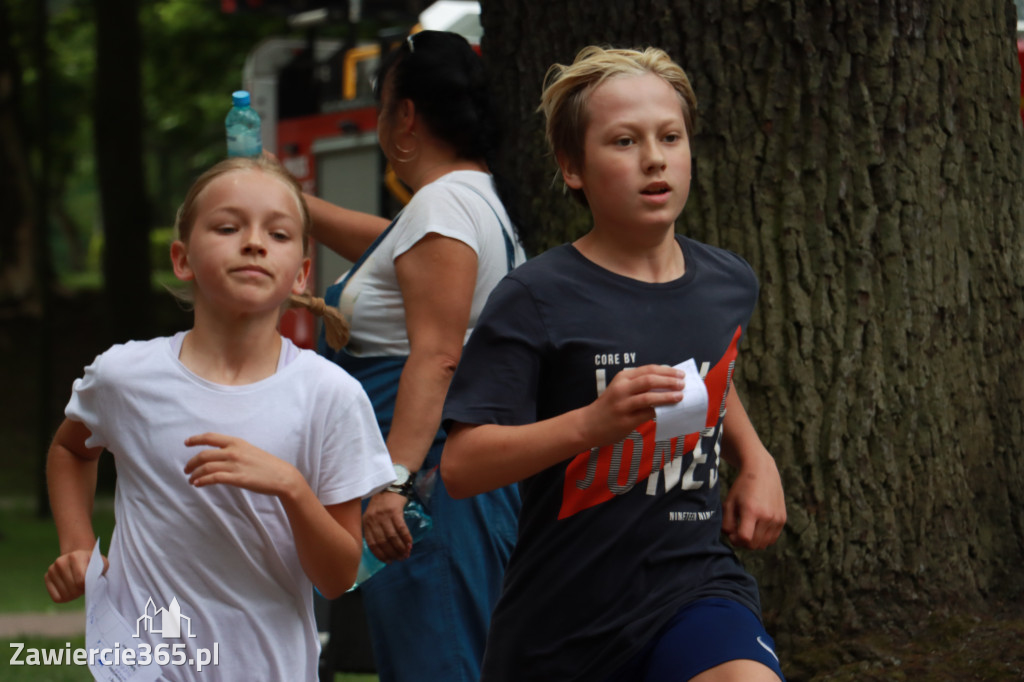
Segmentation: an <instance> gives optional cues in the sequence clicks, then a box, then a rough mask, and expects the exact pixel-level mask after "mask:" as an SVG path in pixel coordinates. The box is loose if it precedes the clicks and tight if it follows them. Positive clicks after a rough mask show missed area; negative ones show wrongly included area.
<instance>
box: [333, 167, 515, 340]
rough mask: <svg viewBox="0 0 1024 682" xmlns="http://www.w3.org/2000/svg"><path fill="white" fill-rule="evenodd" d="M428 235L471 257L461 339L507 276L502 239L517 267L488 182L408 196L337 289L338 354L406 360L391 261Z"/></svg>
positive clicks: (474, 180) (446, 181)
mask: <svg viewBox="0 0 1024 682" xmlns="http://www.w3.org/2000/svg"><path fill="white" fill-rule="evenodd" d="M485 197H486V199H485ZM431 233H435V234H439V235H441V236H444V237H450V238H451V239H457V240H459V241H460V242H463V243H465V244H466V245H468V246H469V247H470V248H471V249H473V251H474V252H476V255H477V276H476V289H475V290H474V292H473V305H472V308H471V310H470V316H469V327H468V329H467V330H466V337H465V338H466V339H468V338H469V334H470V332H472V331H473V326H474V325H475V324H476V319H477V317H478V316H479V315H480V311H481V310H482V309H483V307H484V302H485V301H486V300H487V296H488V295H489V294H490V293H491V289H493V288H494V286H495V285H496V284H497V283H498V281H499V280H500V279H501V278H502V277H504V276H505V275H506V274H508V271H509V254H508V248H507V246H506V236H507V238H508V240H509V243H510V244H511V245H512V260H513V264H514V265H519V264H520V263H522V262H523V261H524V260H525V255H524V253H523V248H522V246H521V245H520V244H519V241H518V239H517V238H516V236H515V233H514V231H513V229H512V222H511V221H510V220H509V217H508V214H507V213H506V212H505V207H504V206H503V205H502V203H501V199H499V198H498V195H497V193H496V192H495V190H494V183H493V181H492V180H491V176H490V175H488V174H487V173H482V172H479V171H455V172H452V173H448V174H446V175H444V176H442V177H441V178H439V179H438V180H435V181H434V182H432V183H430V184H429V185H426V186H425V187H422V188H421V189H420V190H419V191H418V192H416V194H415V195H413V198H412V200H411V201H410V202H409V204H408V205H407V206H406V207H405V209H404V210H403V211H402V214H401V216H399V218H398V222H397V224H396V225H395V226H394V228H393V229H392V230H391V232H389V233H388V235H387V236H386V237H385V238H384V240H383V241H382V242H381V243H380V244H379V245H378V246H377V248H376V249H375V250H374V251H373V253H371V254H370V256H369V257H368V258H367V259H366V260H365V261H364V262H363V264H362V265H361V266H360V267H359V269H358V270H356V272H355V274H354V275H353V276H352V279H351V280H350V281H349V283H348V284H347V285H346V286H345V290H344V291H343V292H342V294H341V300H340V301H339V303H338V308H339V309H340V310H341V313H342V314H343V315H344V316H345V317H346V318H347V319H348V320H349V322H350V325H351V334H352V336H351V339H350V340H349V343H348V345H347V346H346V347H345V350H346V351H348V352H349V353H351V354H352V355H365V356H377V355H392V356H394V355H398V356H403V355H408V354H409V337H408V333H407V331H406V327H405V307H404V304H403V300H402V290H401V288H400V287H399V286H398V277H397V275H396V274H395V259H396V258H398V257H399V256H401V255H402V254H403V253H405V252H406V251H408V250H409V249H411V248H412V247H413V246H415V245H416V244H417V243H418V242H419V241H420V240H421V239H423V237H425V236H426V235H428V234H431Z"/></svg>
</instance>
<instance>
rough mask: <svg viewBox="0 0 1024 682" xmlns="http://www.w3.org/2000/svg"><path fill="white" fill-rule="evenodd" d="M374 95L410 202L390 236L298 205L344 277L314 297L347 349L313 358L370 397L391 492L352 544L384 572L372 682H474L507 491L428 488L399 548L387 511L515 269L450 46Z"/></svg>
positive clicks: (464, 78) (508, 224) (488, 145)
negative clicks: (375, 681)
mask: <svg viewBox="0 0 1024 682" xmlns="http://www.w3.org/2000/svg"><path fill="white" fill-rule="evenodd" d="M378 83H379V86H378V87H379V95H380V118H379V125H378V135H379V138H380V145H381V149H382V150H383V152H384V154H385V156H386V157H387V159H388V161H389V162H390V164H391V167H392V169H393V170H394V172H395V174H396V175H397V176H398V178H399V179H400V180H401V181H402V182H403V183H404V184H405V185H407V186H408V187H409V188H410V189H411V190H412V191H413V197H412V199H411V201H410V202H409V204H408V205H407V206H406V207H405V209H404V210H403V211H402V212H401V213H400V214H399V216H398V217H397V218H396V219H395V220H394V221H393V222H391V223H388V221H386V220H384V219H382V218H379V217H377V216H371V215H367V214H363V213H359V212H356V211H351V210H347V209H344V208H341V207H338V206H334V205H332V204H329V203H327V202H324V201H322V200H318V199H315V198H310V205H311V210H312V212H313V217H314V223H315V225H314V236H315V237H316V238H317V239H318V240H319V241H320V242H321V243H323V244H325V245H327V246H328V247H330V248H331V249H333V250H335V251H337V252H338V253H339V254H341V255H342V256H344V257H345V258H347V259H349V260H351V261H354V262H355V263H356V264H355V266H354V267H353V268H352V270H351V271H349V273H347V274H346V275H345V276H344V277H343V278H342V280H341V281H339V283H338V284H335V285H334V286H333V287H331V288H329V289H328V291H327V295H326V296H325V298H326V300H327V302H328V303H329V304H333V305H337V306H338V308H339V309H340V311H341V312H342V314H343V315H344V316H345V318H346V319H347V320H348V321H349V323H350V340H349V342H348V345H347V346H346V347H345V348H344V349H343V350H341V351H338V352H334V351H331V350H329V349H328V348H327V347H326V345H325V344H323V343H321V351H322V352H324V353H325V354H326V355H327V356H328V357H330V358H331V359H333V360H335V361H336V362H337V363H338V364H339V365H341V366H342V367H344V368H345V369H346V370H348V371H349V372H350V373H351V374H353V375H354V376H355V377H356V378H358V379H359V380H360V381H361V382H362V384H363V387H364V388H365V389H366V391H367V393H368V394H369V395H370V397H371V400H372V401H373V403H374V408H375V410H376V413H377V419H378V422H379V423H380V426H381V430H382V432H383V433H384V436H385V438H386V442H387V447H388V450H389V452H390V454H391V458H392V461H393V463H394V466H395V473H396V477H397V479H398V481H397V482H396V484H394V485H392V486H390V487H389V488H388V489H387V490H385V491H383V492H381V493H379V494H377V495H375V496H374V497H373V498H371V500H370V501H369V503H368V504H367V506H366V509H365V511H364V515H363V532H364V535H365V538H366V541H367V544H368V545H369V547H370V548H371V550H372V551H373V552H374V554H376V555H377V556H378V557H379V558H380V559H382V560H384V561H387V562H388V563H389V566H387V567H386V568H385V569H383V570H382V571H380V572H379V573H378V574H376V575H375V576H374V577H373V578H372V579H371V580H369V581H368V582H366V583H364V585H363V586H362V587H361V589H362V590H363V594H364V603H365V605H366V610H367V616H368V619H369V624H370V633H371V637H372V640H373V648H374V656H375V659H376V663H377V670H378V673H379V675H380V678H381V680H382V682H391V681H407V680H424V679H430V680H435V679H436V680H441V679H443V680H446V681H451V680H467V681H469V680H472V681H474V682H475V680H476V679H477V678H478V677H479V674H480V661H481V659H482V656H483V647H484V642H485V638H486V631H487V626H488V623H489V619H490V613H491V610H492V608H493V605H494V601H495V600H496V598H497V596H498V594H499V592H500V588H501V580H502V575H503V572H504V568H505V565H506V563H507V561H508V557H509V554H510V552H511V549H512V546H513V544H514V542H515V524H516V518H517V515H518V511H519V494H518V491H517V489H516V488H515V487H513V486H510V487H507V488H502V489H499V490H496V491H493V492H490V493H487V494H485V495H480V496H477V497H474V498H470V499H467V500H453V499H452V498H451V497H450V496H449V495H448V494H447V491H446V490H445V489H444V485H443V483H442V482H440V477H435V478H436V479H437V483H436V486H435V488H434V490H433V492H432V494H431V495H430V498H429V499H428V500H426V501H425V502H426V507H427V510H428V512H429V513H430V515H431V517H432V518H433V530H432V531H431V532H430V533H429V534H428V535H427V536H426V537H425V538H424V539H422V540H420V541H418V542H417V543H416V544H415V546H414V545H413V543H412V538H411V536H410V534H409V530H408V528H407V525H406V523H405V521H404V518H403V512H404V508H405V505H406V503H407V502H408V501H409V499H410V498H413V497H415V496H416V495H417V493H416V487H415V486H414V485H413V483H414V482H415V481H416V479H417V475H418V474H419V473H420V472H428V471H430V470H432V469H434V468H435V467H436V466H437V465H438V463H439V461H440V454H441V449H442V447H443V440H444V433H443V431H441V429H440V422H441V407H442V405H443V403H444V398H445V395H446V393H447V390H448V384H449V382H450V380H451V377H452V374H453V373H454V370H455V366H456V365H457V364H458V361H459V357H460V354H461V352H462V345H463V343H464V342H465V340H466V339H467V338H468V336H469V333H470V331H472V329H473V326H474V324H475V322H476V319H477V316H478V314H479V312H480V310H481V308H482V307H483V304H484V302H485V301H486V299H487V296H488V295H489V293H490V291H491V289H493V288H494V286H495V285H496V284H497V282H498V281H499V280H500V279H501V278H502V277H504V276H505V275H506V274H507V273H508V272H509V271H510V270H511V269H512V268H513V267H515V266H516V265H518V264H519V263H521V262H522V261H523V260H524V255H523V250H522V247H521V246H520V245H519V242H518V239H517V238H516V235H515V233H514V230H513V227H512V221H511V220H510V219H509V216H508V213H507V211H506V209H505V207H504V206H503V205H502V202H501V200H500V198H499V196H498V193H497V191H496V189H495V183H494V179H493V177H492V175H491V174H490V170H489V167H488V163H487V157H488V155H489V153H490V152H491V151H492V150H493V149H494V148H495V147H496V145H497V139H498V136H497V130H496V128H495V124H494V120H495V116H494V114H493V112H492V110H491V105H490V99H489V97H488V93H487V89H488V84H487V82H486V80H485V76H484V71H483V65H482V62H481V60H480V58H479V57H478V56H477V55H476V53H475V52H473V50H472V48H471V47H470V46H469V44H468V43H467V42H466V40H465V39H463V38H462V37H460V36H458V35H456V34H452V33H443V32H436V31H424V32H422V33H417V34H414V35H411V36H410V37H409V38H408V39H407V40H406V41H405V42H404V43H403V44H402V46H401V47H400V48H399V49H397V50H395V51H394V52H392V53H391V54H390V55H389V56H388V57H387V58H386V59H385V60H384V62H383V65H382V67H381V72H380V74H379V77H378ZM439 644H440V646H439Z"/></svg>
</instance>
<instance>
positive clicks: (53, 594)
mask: <svg viewBox="0 0 1024 682" xmlns="http://www.w3.org/2000/svg"><path fill="white" fill-rule="evenodd" d="M90 558H92V550H88V549H76V550H74V551H73V552H68V553H67V554H62V555H61V556H59V557H57V560H56V561H54V562H53V563H52V564H50V567H49V568H48V569H46V575H45V576H44V578H43V582H45V583H46V591H47V592H49V593H50V599H52V600H53V601H55V602H57V603H58V604H63V603H64V602H69V601H71V600H73V599H78V598H79V597H81V596H82V595H83V594H85V571H86V569H88V568H89V559H90ZM109 567H110V562H108V561H107V557H103V572H104V573H106V572H107V568H109Z"/></svg>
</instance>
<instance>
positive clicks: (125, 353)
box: [58, 335, 394, 682]
mask: <svg viewBox="0 0 1024 682" xmlns="http://www.w3.org/2000/svg"><path fill="white" fill-rule="evenodd" d="M180 336H181V335H179V337H177V338H169V337H164V338H157V339H153V340H150V341H133V342H130V343H127V344H123V345H116V346H113V347H112V348H110V349H109V350H107V351H106V352H104V353H103V354H101V355H100V356H98V357H97V358H96V360H95V361H94V362H93V364H92V365H90V366H89V367H87V368H86V370H85V375H84V376H83V377H82V378H81V379H78V380H77V381H75V384H74V389H73V394H72V397H71V401H70V402H69V403H68V406H67V408H66V410H65V414H66V415H67V417H68V418H69V419H71V420H74V421H78V422H81V423H83V424H84V425H85V426H86V427H88V429H89V431H90V432H91V436H90V437H89V439H88V440H87V441H86V445H88V446H89V447H98V446H102V447H104V448H106V449H107V450H108V451H110V452H111V453H113V456H114V461H115V463H116V466H117V488H116V492H115V514H116V527H115V529H114V533H113V538H112V540H111V543H110V547H109V552H108V559H109V561H110V568H109V570H108V571H107V574H106V579H107V581H108V585H109V593H110V594H111V596H112V600H113V603H114V605H115V607H116V608H117V610H118V611H119V612H120V613H121V615H122V616H123V617H124V618H125V620H126V621H127V622H128V623H129V624H130V625H131V626H132V627H133V628H136V627H138V628H139V635H140V636H139V638H138V639H133V641H132V642H127V643H125V646H137V645H138V644H140V643H146V644H148V645H149V646H150V647H151V649H152V650H153V651H155V647H156V646H157V645H161V644H164V645H168V646H167V647H165V649H166V650H167V651H175V649H172V648H170V647H173V646H174V645H182V646H183V649H182V650H183V651H184V654H185V655H184V658H185V659H186V660H187V659H196V658H197V651H198V650H199V649H204V648H205V649H207V650H208V651H212V650H213V647H214V646H215V645H216V647H217V651H218V654H219V656H218V665H217V666H212V665H211V666H209V667H207V668H206V669H204V670H203V671H202V675H201V677H202V679H204V680H207V679H208V680H225V681H228V680H231V681H233V680H303V681H308V682H314V681H315V680H316V679H317V662H318V658H319V651H320V643H319V639H318V636H317V631H316V626H315V622H314V618H313V586H312V584H311V582H310V581H309V579H308V578H307V577H306V575H305V573H304V572H303V570H302V566H301V565H300V563H299V558H298V554H297V552H296V549H295V540H294V536H293V534H292V531H291V527H290V526H289V523H288V517H287V515H286V514H285V511H284V508H283V506H282V504H281V502H280V501H279V500H278V499H277V498H276V497H273V496H269V495H262V494H259V493H253V492H250V491H248V490H244V489H241V488H236V487H232V486H227V485H212V486H208V487H204V488H195V487H193V486H192V485H190V484H189V482H188V476H187V475H186V474H185V472H184V469H185V464H186V462H188V460H189V459H191V458H192V457H193V456H195V455H196V454H197V453H198V452H200V451H202V450H203V449H204V448H201V447H191V448H189V447H185V439H186V438H188V437H189V436H193V435H197V434H201V433H204V432H214V433H221V434H225V435H229V436H237V437H239V438H242V439H244V440H246V441H248V442H249V443H251V444H253V445H255V446H257V447H259V448H261V449H263V450H265V451H267V452H269V453H271V454H273V455H275V456H277V457H279V458H281V459H283V460H285V461H287V462H289V463H291V464H293V465H294V466H295V467H296V468H298V470H299V471H300V472H301V473H302V475H303V476H304V477H305V479H306V481H307V482H308V483H309V485H310V487H311V488H312V490H313V492H314V493H315V494H316V496H317V498H318V499H319V500H320V502H321V503H323V504H324V505H332V504H339V503H341V502H346V501H349V500H354V499H360V498H363V497H367V496H369V495H372V494H373V493H375V492H377V491H379V490H381V489H382V488H383V487H384V486H386V485H387V484H388V483H389V482H391V481H392V480H393V479H394V470H393V468H392V466H391V459H390V457H389V456H388V452H387V449H386V448H385V446H384V442H383V440H382V438H381V434H380V429H379V428H378V426H377V421H376V419H375V417H374V414H373V409H372V407H371V405H370V402H369V399H368V398H367V397H366V394H365V392H364V391H363V389H362V387H361V386H360V385H359V383H358V382H357V381H356V380H355V379H353V378H352V377H351V376H349V375H348V374H347V373H346V372H345V371H344V370H342V369H341V368H340V367H338V366H337V365H335V364H334V363H332V362H330V361H328V360H325V359H324V358H321V357H319V356H318V355H317V354H316V353H314V352H312V351H306V350H300V349H298V348H296V347H295V346H294V345H293V344H292V343H291V342H290V341H289V340H287V339H284V340H283V347H282V362H281V363H280V364H279V368H278V371H277V372H276V373H275V374H274V375H272V376H270V377H268V378H266V379H264V380H262V381H258V382H256V383H253V384H248V385H245V386H223V385H219V384H215V383H212V382H209V381H206V380H204V379H202V378H201V377H199V376H197V375H195V374H193V373H192V372H190V371H189V370H188V369H187V368H186V367H185V366H184V365H182V364H181V362H180V361H179V360H178V351H177V349H178V348H180ZM288 359H290V362H289V361H287V360H288ZM58 503H59V502H58ZM103 549H104V550H106V549H107V548H106V547H104V548H103ZM174 602H176V604H177V606H178V609H180V610H179V611H175V613H178V614H180V616H179V617H180V621H179V623H180V625H181V631H182V634H181V636H180V638H173V639H168V638H166V637H165V636H163V635H162V634H159V633H154V632H153V628H152V627H146V625H147V624H151V623H152V622H158V621H159V618H162V617H163V612H162V611H161V609H163V610H169V609H171V607H172V604H173V603H174ZM153 611H156V612H157V613H156V615H157V620H156V621H154V620H153V616H154V614H153V613H152V612H153ZM147 617H149V618H150V620H146V618H147ZM186 628H188V630H187V632H186ZM189 635H192V636H189ZM194 678H195V672H194V670H191V669H190V668H189V667H188V666H174V665H168V666H164V672H163V678H162V679H166V680H185V679H194Z"/></svg>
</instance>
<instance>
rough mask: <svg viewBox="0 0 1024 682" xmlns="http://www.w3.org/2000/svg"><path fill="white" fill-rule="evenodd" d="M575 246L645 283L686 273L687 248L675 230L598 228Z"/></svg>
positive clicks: (597, 261) (604, 265)
mask: <svg viewBox="0 0 1024 682" xmlns="http://www.w3.org/2000/svg"><path fill="white" fill-rule="evenodd" d="M573 246H575V247H576V250H577V251H579V252H580V253H581V254H583V256H584V257H585V258H586V259H587V260H589V261H591V262H593V263H595V264H597V265H600V266H601V267H602V268H604V269H605V270H610V271H611V272H614V273H615V274H617V275H622V276H623V277H629V278H630V279H635V280H639V281H641V282H649V283H652V284H658V283H663V282H672V281H674V280H677V279H679V278H680V277H682V276H683V275H684V274H685V273H686V261H685V259H684V258H683V251H682V249H681V248H680V247H679V245H678V244H677V242H676V238H675V231H674V230H672V229H669V230H666V231H665V232H664V233H663V234H649V235H646V236H645V235H644V234H643V233H642V231H639V232H633V233H628V234H627V233H622V232H612V231H610V230H601V229H599V228H597V227H594V228H593V229H591V231H590V232H588V233H587V234H585V235H583V236H582V237H580V238H579V239H577V240H576V241H575V242H573Z"/></svg>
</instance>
